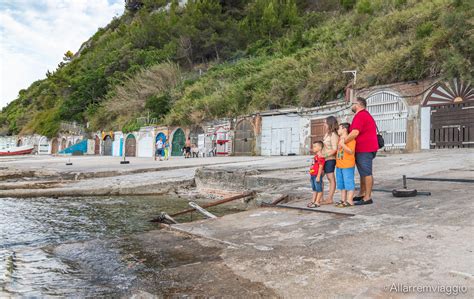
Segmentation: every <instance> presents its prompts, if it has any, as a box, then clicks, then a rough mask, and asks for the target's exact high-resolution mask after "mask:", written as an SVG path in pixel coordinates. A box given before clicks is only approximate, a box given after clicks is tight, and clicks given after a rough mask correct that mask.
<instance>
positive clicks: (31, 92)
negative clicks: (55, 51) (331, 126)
mask: <svg viewBox="0 0 474 299" xmlns="http://www.w3.org/2000/svg"><path fill="white" fill-rule="evenodd" d="M471 3H472V2H471V1H462V0H430V1H428V0H422V1H414V0H377V1H368V0H358V1H356V0H344V1H340V2H339V1H332V0H320V1H309V0H286V1H278V0H252V1H239V0H221V1H213V0H199V1H197V0H195V1H167V0H141V1H139V0H135V1H126V3H125V4H126V8H127V10H126V12H125V13H124V15H123V16H121V17H120V18H114V19H113V20H112V21H111V22H110V24H109V25H107V26H106V27H105V28H103V29H99V30H98V31H97V33H96V34H94V35H93V36H92V37H91V38H90V39H89V40H88V41H87V42H85V43H84V44H83V46H82V47H81V48H80V50H79V51H78V52H77V53H76V54H75V55H74V56H73V57H72V59H69V60H66V62H65V63H61V64H60V65H59V66H58V69H56V70H55V71H54V72H52V73H48V74H47V78H46V79H44V80H41V81H37V82H35V83H33V84H32V85H31V86H30V87H28V88H27V89H25V90H22V91H20V92H19V96H18V98H17V99H16V100H15V101H13V102H11V103H10V104H9V105H8V106H7V107H5V108H4V109H3V110H2V112H1V113H0V131H1V132H2V133H9V134H16V133H33V132H36V133H39V134H43V135H47V136H52V135H55V134H56V133H57V131H58V129H59V124H60V122H61V121H63V120H67V121H73V120H75V121H77V122H81V123H85V122H89V123H90V128H91V129H94V130H96V129H123V128H133V127H134V126H136V123H135V119H136V118H137V117H140V116H144V115H146V116H148V115H150V116H151V117H153V118H155V119H157V121H158V122H159V123H161V124H190V123H197V122H200V121H202V120H207V119H213V118H217V117H231V116H236V115H239V114H244V113H248V112H253V111H256V110H259V109H266V108H268V107H270V106H271V107H288V106H314V105H318V104H321V103H324V102H325V101H326V100H330V99H334V98H335V97H338V96H340V95H341V92H342V91H343V89H344V86H345V85H346V84H347V82H348V79H349V78H347V77H346V76H345V75H344V74H342V70H347V69H357V70H358V71H359V72H358V84H360V85H359V86H358V87H365V86H369V85H374V84H384V83H391V82H395V81H404V80H415V79H423V78H428V77H439V76H441V77H446V78H452V77H460V78H461V79H463V80H467V81H470V80H472V77H473V76H472V75H473V72H472V69H473V68H472V60H473V56H474V55H473V45H474V38H473V32H474V29H473V25H472V22H470V21H469V20H472V19H473V17H474V16H473V14H474V13H473V12H474V9H473V8H474V7H473V5H472V4H471Z"/></svg>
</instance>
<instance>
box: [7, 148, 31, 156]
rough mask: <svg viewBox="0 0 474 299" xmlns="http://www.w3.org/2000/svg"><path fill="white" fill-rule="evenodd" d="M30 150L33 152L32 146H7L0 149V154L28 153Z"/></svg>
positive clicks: (16, 154)
mask: <svg viewBox="0 0 474 299" xmlns="http://www.w3.org/2000/svg"><path fill="white" fill-rule="evenodd" d="M32 152H33V147H27V148H25V147H23V148H9V149H3V150H0V156H18V155H29V154H31V153H32Z"/></svg>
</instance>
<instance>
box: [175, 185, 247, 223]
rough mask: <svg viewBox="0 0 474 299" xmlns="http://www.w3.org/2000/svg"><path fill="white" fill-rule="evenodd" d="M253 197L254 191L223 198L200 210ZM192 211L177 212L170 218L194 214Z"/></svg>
mask: <svg viewBox="0 0 474 299" xmlns="http://www.w3.org/2000/svg"><path fill="white" fill-rule="evenodd" d="M254 195H255V191H252V192H247V193H244V194H239V195H236V196H232V197H229V198H224V199H222V200H218V201H215V202H211V203H209V204H207V205H203V206H202V208H203V209H206V208H209V207H214V206H217V205H220V204H223V203H227V202H230V201H233V200H237V199H241V198H245V197H250V196H254ZM194 211H195V209H187V210H184V211H181V212H178V213H174V214H171V217H176V216H179V215H183V214H186V213H189V212H194Z"/></svg>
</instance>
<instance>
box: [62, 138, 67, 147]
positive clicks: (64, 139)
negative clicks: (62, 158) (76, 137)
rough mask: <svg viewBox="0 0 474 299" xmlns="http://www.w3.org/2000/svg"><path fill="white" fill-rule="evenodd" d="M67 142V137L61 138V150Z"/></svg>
mask: <svg viewBox="0 0 474 299" xmlns="http://www.w3.org/2000/svg"><path fill="white" fill-rule="evenodd" d="M66 142H67V141H66V138H63V139H62V140H61V150H64V149H65V148H66Z"/></svg>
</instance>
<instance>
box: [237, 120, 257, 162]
mask: <svg viewBox="0 0 474 299" xmlns="http://www.w3.org/2000/svg"><path fill="white" fill-rule="evenodd" d="M254 139H255V134H254V132H253V126H252V123H251V122H250V121H249V120H247V119H244V120H242V121H240V122H239V123H238V124H237V126H236V127H235V138H234V142H235V145H234V153H235V155H237V156H250V155H252V154H253V153H254V149H255V140H254Z"/></svg>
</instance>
